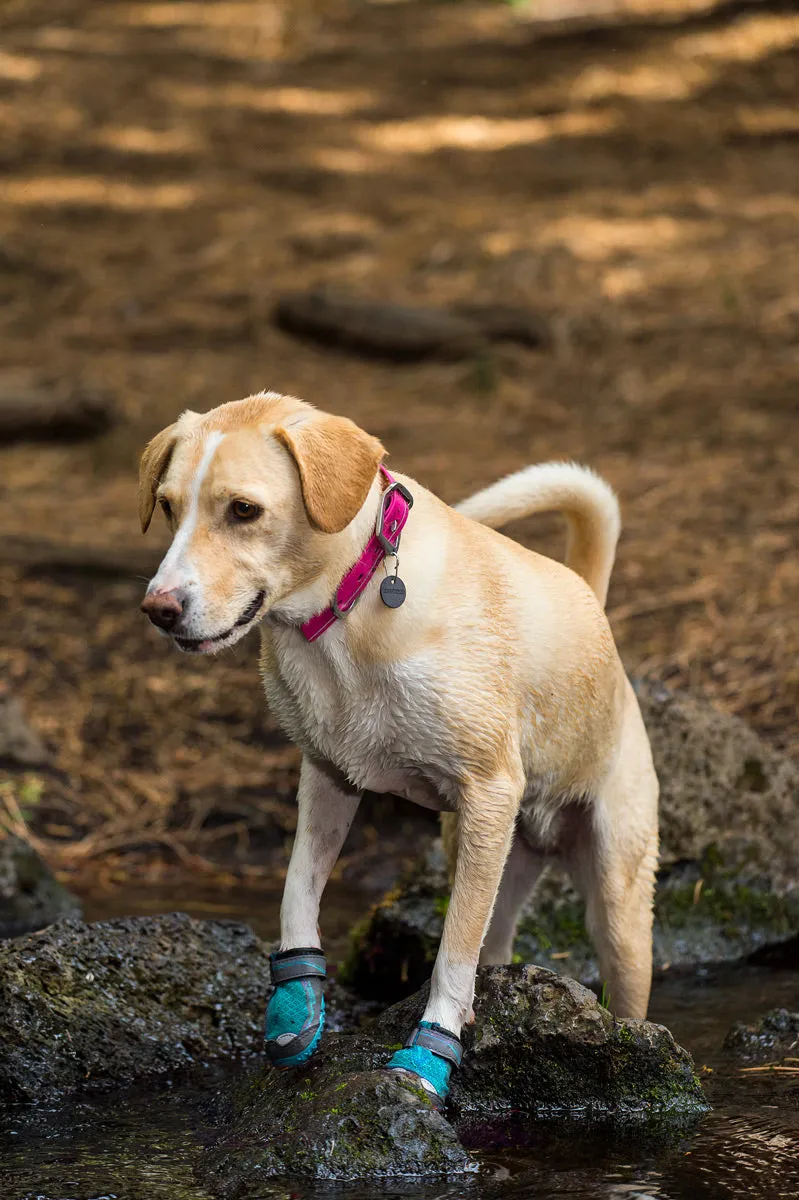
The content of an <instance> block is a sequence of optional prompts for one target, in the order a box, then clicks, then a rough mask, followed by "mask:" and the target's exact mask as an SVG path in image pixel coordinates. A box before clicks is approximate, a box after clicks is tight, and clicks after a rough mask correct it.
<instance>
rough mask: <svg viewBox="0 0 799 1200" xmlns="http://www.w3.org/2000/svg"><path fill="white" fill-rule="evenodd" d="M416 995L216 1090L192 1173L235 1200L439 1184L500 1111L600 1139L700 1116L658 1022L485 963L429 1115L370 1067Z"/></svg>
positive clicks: (401, 1030) (397, 1080)
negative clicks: (282, 1180) (345, 1185)
mask: <svg viewBox="0 0 799 1200" xmlns="http://www.w3.org/2000/svg"><path fill="white" fill-rule="evenodd" d="M426 999H427V990H426V989H423V990H422V991H421V992H419V993H417V994H416V995H414V996H412V997H410V998H409V999H407V1000H405V1001H403V1002H402V1003H401V1004H397V1005H395V1006H394V1007H393V1008H391V1009H389V1010H388V1011H387V1012H385V1013H383V1014H382V1016H380V1017H379V1018H378V1019H377V1020H376V1021H375V1022H374V1023H373V1024H372V1025H370V1026H369V1027H368V1028H367V1029H365V1030H362V1031H359V1032H357V1033H349V1034H331V1035H327V1036H326V1037H324V1038H323V1040H322V1045H321V1047H320V1049H319V1050H318V1051H317V1053H316V1054H315V1055H314V1057H313V1059H311V1061H310V1062H309V1063H308V1064H306V1065H305V1066H304V1067H302V1068H300V1069H298V1070H297V1071H294V1072H277V1071H275V1070H274V1069H272V1068H268V1067H267V1068H265V1069H261V1070H259V1071H257V1072H256V1073H255V1074H254V1075H253V1076H252V1077H251V1078H250V1079H248V1080H247V1081H245V1082H244V1083H239V1084H235V1085H232V1086H231V1087H230V1088H228V1089H227V1090H226V1091H225V1092H223V1094H222V1096H221V1097H220V1100H219V1102H218V1105H217V1108H216V1113H215V1120H216V1124H217V1125H218V1126H219V1128H220V1129H221V1131H222V1132H221V1135H220V1137H219V1140H218V1142H217V1144H216V1145H215V1146H214V1147H212V1148H211V1149H210V1150H209V1151H208V1154H207V1156H206V1158H205V1161H204V1163H203V1164H202V1166H201V1178H202V1179H203V1181H204V1182H205V1183H206V1185H208V1186H209V1187H210V1189H211V1190H212V1191H213V1192H214V1193H215V1194H216V1193H219V1194H220V1195H222V1196H231V1197H238V1196H246V1195H249V1194H251V1193H250V1192H249V1191H248V1188H250V1189H251V1187H252V1180H253V1179H263V1178H266V1177H273V1176H288V1177H298V1178H300V1177H304V1178H313V1179H317V1180H330V1181H333V1180H338V1181H345V1180H346V1181H352V1180H355V1179H363V1178H370V1179H375V1178H388V1177H394V1176H425V1177H428V1178H433V1177H442V1176H451V1175H455V1174H464V1173H470V1172H472V1171H473V1170H474V1169H475V1165H474V1160H473V1159H472V1158H471V1157H470V1155H469V1154H468V1153H467V1152H466V1150H464V1148H463V1144H462V1140H461V1139H464V1140H465V1141H466V1142H467V1144H468V1143H470V1142H473V1141H474V1129H475V1121H479V1123H480V1144H481V1145H483V1146H485V1145H491V1144H492V1133H491V1131H492V1129H493V1128H495V1127H496V1128H497V1129H498V1130H502V1129H503V1128H504V1122H505V1121H506V1119H507V1117H508V1115H509V1114H515V1116H516V1118H517V1119H519V1118H520V1116H521V1117H523V1118H524V1119H525V1120H526V1121H527V1123H528V1125H529V1123H530V1122H531V1121H542V1122H546V1121H549V1120H551V1119H552V1118H558V1119H560V1120H563V1121H577V1122H585V1121H586V1120H587V1119H590V1120H591V1121H593V1122H595V1121H597V1120H602V1121H604V1122H605V1123H606V1124H607V1125H609V1126H611V1127H612V1128H613V1130H614V1131H618V1130H621V1129H624V1128H626V1127H628V1126H629V1125H630V1123H633V1124H635V1125H636V1126H640V1123H641V1121H642V1120H643V1121H646V1122H648V1123H649V1124H650V1126H651V1127H652V1128H655V1129H657V1130H658V1131H659V1133H660V1134H661V1135H664V1131H667V1130H668V1131H671V1132H672V1133H673V1132H674V1130H675V1129H679V1130H682V1129H683V1128H684V1123H685V1121H693V1120H695V1119H696V1118H697V1117H698V1116H699V1115H701V1114H702V1113H704V1112H706V1111H707V1104H706V1102H705V1099H704V1096H703V1093H702V1089H701V1086H700V1084H699V1082H698V1080H697V1078H696V1076H695V1074H694V1071H693V1064H692V1062H691V1058H690V1055H689V1054H688V1053H687V1052H686V1051H685V1050H682V1049H681V1048H680V1047H679V1046H677V1045H676V1044H675V1042H674V1040H673V1038H672V1037H671V1034H670V1033H669V1032H668V1030H666V1029H664V1028H663V1027H662V1026H659V1025H652V1024H650V1023H649V1022H647V1021H615V1020H614V1019H613V1017H612V1016H611V1014H610V1013H609V1012H608V1011H607V1009H604V1008H602V1007H601V1006H600V1005H599V1003H598V1002H597V999H596V997H595V996H594V995H593V993H592V992H589V991H588V990H587V989H586V988H583V987H581V986H580V984H578V983H575V982H574V981H573V980H568V979H563V978H561V977H560V976H558V975H556V974H554V972H552V971H547V970H545V969H543V968H540V967H485V968H482V969H481V970H480V971H479V972H478V978H477V991H476V996H475V1022H474V1024H473V1025H472V1026H470V1027H468V1028H467V1030H466V1031H465V1032H464V1048H465V1052H466V1053H465V1059H464V1064H463V1066H462V1068H461V1069H460V1071H458V1072H456V1073H455V1076H454V1079H453V1087H452V1093H451V1100H450V1103H449V1104H448V1106H447V1109H446V1112H445V1114H444V1116H442V1115H440V1114H439V1113H437V1112H435V1110H434V1109H433V1108H432V1107H431V1104H430V1100H429V1098H428V1097H427V1096H426V1094H425V1093H424V1091H423V1090H422V1089H421V1088H420V1087H416V1086H414V1084H413V1081H412V1078H410V1077H408V1076H405V1075H395V1074H394V1073H392V1072H387V1071H385V1070H383V1069H381V1068H383V1067H384V1066H385V1064H386V1062H387V1061H388V1059H389V1058H390V1056H391V1054H392V1053H393V1051H394V1050H395V1049H397V1048H398V1047H399V1046H400V1045H402V1043H403V1042H404V1040H405V1038H406V1036H407V1035H408V1033H409V1032H410V1030H411V1029H412V1028H413V1026H414V1025H415V1023H416V1022H417V1020H418V1019H419V1017H420V1016H421V1014H422V1011H423V1009H424V1005H425V1003H426ZM445 1118H446V1119H445ZM675 1121H676V1122H677V1124H676V1125H675ZM501 1137H502V1134H501V1133H499V1134H498V1141H497V1142H495V1143H494V1144H499V1140H501Z"/></svg>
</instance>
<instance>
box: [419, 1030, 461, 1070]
mask: <svg viewBox="0 0 799 1200" xmlns="http://www.w3.org/2000/svg"><path fill="white" fill-rule="evenodd" d="M405 1045H406V1047H410V1046H421V1047H423V1048H424V1049H425V1050H430V1051H432V1053H433V1054H435V1055H436V1056H437V1057H438V1058H443V1059H444V1061H445V1062H448V1063H451V1064H452V1066H453V1067H459V1066H460V1065H461V1062H462V1061H463V1046H462V1045H461V1042H460V1038H457V1037H456V1036H455V1034H454V1033H450V1032H449V1030H448V1029H444V1027H443V1026H442V1025H436V1024H433V1023H430V1022H428V1021H422V1022H420V1024H419V1025H417V1026H416V1028H415V1029H414V1031H413V1033H412V1034H411V1036H410V1037H409V1038H408V1040H407V1042H406V1043H405Z"/></svg>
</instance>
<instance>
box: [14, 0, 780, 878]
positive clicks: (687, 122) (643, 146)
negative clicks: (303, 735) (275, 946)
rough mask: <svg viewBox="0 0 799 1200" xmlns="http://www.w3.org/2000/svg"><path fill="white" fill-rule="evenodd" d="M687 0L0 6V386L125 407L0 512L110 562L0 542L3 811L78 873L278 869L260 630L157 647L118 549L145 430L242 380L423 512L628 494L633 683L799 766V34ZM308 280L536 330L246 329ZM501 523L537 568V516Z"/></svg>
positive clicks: (616, 597)
mask: <svg viewBox="0 0 799 1200" xmlns="http://www.w3.org/2000/svg"><path fill="white" fill-rule="evenodd" d="M553 7H554V8H557V6H556V5H555V6H553V5H551V4H550V5H548V6H547V8H548V9H550V10H551V9H552V8H553ZM572 7H574V5H572ZM633 7H635V6H633ZM638 7H639V8H646V7H649V8H655V9H656V8H657V5H649V6H647V5H643V4H640V5H638ZM697 7H698V5H697V3H693V4H690V3H687V2H686V3H685V4H683V5H680V4H678V3H673V2H672V3H670V4H665V3H664V4H662V5H661V6H660V9H661V10H663V11H661V12H659V13H658V12H655V13H639V14H638V15H637V16H636V17H635V19H629V20H622V21H621V22H620V23H616V24H610V25H608V26H606V27H600V26H590V27H588V26H583V25H581V24H579V23H578V24H566V25H564V24H562V23H558V22H554V23H547V22H545V21H535V20H532V19H531V16H530V12H528V11H525V10H522V9H519V8H512V7H507V6H498V5H472V4H465V3H448V4H436V3H418V4H417V3H382V4H376V3H356V2H354V0H353V2H351V3H347V2H345V0H340V2H339V3H330V4H328V5H322V4H319V5H314V4H312V3H307V4H302V5H301V4H294V5H292V6H291V8H290V9H281V8H280V7H279V6H278V5H272V4H270V3H267V2H264V0H236V2H235V3H234V2H228V0H217V2H214V0H208V2H197V3H188V2H184V3H174V2H166V3H145V2H142V0H138V2H130V3H115V2H111V0H103V2H100V0H95V2H94V3H92V2H91V0H5V3H4V4H3V5H2V10H0V163H2V177H1V178H0V368H2V369H3V370H5V369H9V370H10V369H12V368H13V369H17V368H19V369H22V368H24V369H27V370H31V369H32V370H35V371H36V372H38V373H39V374H40V375H41V376H43V377H44V378H46V379H50V380H62V381H64V380H66V381H69V382H70V383H71V384H75V385H80V386H85V387H88V388H94V389H98V390H100V391H104V392H108V393H110V394H111V395H113V396H114V397H115V399H116V402H117V404H118V407H119V410H120V413H121V422H120V424H119V425H118V426H117V427H116V428H115V429H114V430H112V432H110V433H109V434H107V435H106V436H104V437H103V438H101V439H100V440H97V441H93V442H86V443H82V444H81V443H79V444H73V445H67V444H60V445H45V446H41V445H40V446H32V445H30V444H18V445H15V446H12V447H6V448H4V449H2V451H0V527H1V528H2V529H3V531H4V532H5V533H6V534H9V535H13V538H14V539H16V542H15V544H17V545H19V544H20V540H21V541H22V542H24V541H25V539H36V540H39V541H41V540H42V539H47V540H49V541H50V542H51V543H53V544H54V545H62V546H63V545H65V544H69V545H74V546H75V547H78V548H79V551H81V552H82V551H84V550H86V548H89V549H91V548H92V547H105V548H111V549H112V550H113V551H114V552H115V553H116V554H117V556H118V557H119V556H121V557H122V559H123V561H124V560H125V556H126V555H128V556H129V560H130V563H131V568H130V570H129V571H127V572H126V571H123V572H122V574H121V575H119V576H118V577H116V578H108V577H104V576H97V575H92V574H89V573H87V572H86V571H81V570H75V571H73V572H71V573H64V572H63V571H62V572H56V571H54V570H48V569H46V568H42V567H39V568H38V569H36V570H30V569H25V568H23V567H22V566H20V565H19V562H16V563H15V562H13V561H10V559H13V558H14V555H12V554H10V553H6V554H5V556H4V554H3V551H2V549H0V604H1V605H2V608H1V609H0V619H2V629H3V634H2V646H0V672H2V675H3V676H4V677H5V678H6V679H7V680H8V682H9V683H10V685H11V687H12V688H13V689H14V691H15V692H16V693H17V694H18V695H19V696H20V697H21V699H22V700H23V702H24V703H25V705H26V709H27V712H28V714H29V716H30V718H31V721H32V723H33V724H34V725H35V726H36V727H37V728H38V729H39V730H40V731H41V732H42V733H43V735H44V736H45V738H46V739H47V741H48V743H49V744H50V745H51V746H52V748H53V750H54V753H55V767H54V769H53V770H52V771H49V772H45V773H44V774H43V775H41V776H36V775H34V776H27V777H25V778H24V779H21V778H19V777H13V778H11V780H10V782H9V781H6V783H5V785H3V786H4V791H3V798H4V802H5V806H6V810H7V811H6V824H11V825H15V826H16V827H17V828H20V827H21V826H22V824H24V823H27V825H28V826H29V827H30V828H31V829H32V830H33V832H34V834H35V836H36V837H38V838H39V839H40V840H41V841H42V844H43V845H44V846H45V848H46V849H47V850H48V853H50V854H52V855H54V856H55V857H56V858H57V859H58V860H59V861H61V862H62V863H64V864H68V865H70V864H71V865H72V866H74V867H76V868H77V867H81V868H82V869H87V870H88V869H89V867H88V865H87V864H89V863H91V864H95V865H96V864H97V863H98V862H102V863H105V864H106V869H107V870H109V871H110V870H112V869H113V871H119V870H122V871H124V870H127V869H128V868H127V866H126V865H125V864H126V863H128V862H129V860H127V859H124V858H123V859H122V860H121V863H122V865H121V866H120V859H119V857H118V856H119V855H126V854H128V853H130V852H133V851H136V852H137V853H138V852H140V851H141V850H142V849H143V848H152V847H153V846H156V847H161V848H162V849H163V850H164V852H165V854H166V856H167V858H170V857H171V856H172V855H175V856H177V858H178V859H179V860H180V861H183V862H188V863H196V861H197V856H201V857H202V858H203V859H205V860H208V861H210V862H216V861H219V860H221V859H222V858H225V861H227V862H228V863H233V864H234V865H235V864H237V863H238V864H239V865H241V864H242V863H244V864H249V869H250V870H252V871H255V870H257V869H258V864H259V863H261V864H262V863H265V862H275V861H282V860H283V854H284V850H285V844H286V839H287V837H288V836H289V835H290V831H291V829H292V822H293V807H292V800H293V787H294V784H295V781H296V766H297V757H296V753H295V751H294V750H293V749H292V748H291V747H287V746H286V745H285V744H284V742H283V740H282V739H281V737H280V735H279V734H278V733H277V731H276V729H275V727H274V726H273V724H272V723H271V721H270V719H269V717H268V716H267V715H266V714H265V713H264V708H263V702H262V699H261V696H260V694H259V688H258V682H257V678H256V675H255V671H254V649H255V647H254V645H253V644H248V645H245V646H244V647H242V648H239V649H238V650H237V651H236V652H233V653H231V654H230V655H229V656H227V657H225V658H223V659H221V660H218V661H205V660H203V661H197V660H194V659H192V660H191V661H188V660H187V659H186V658H182V657H180V656H178V655H176V654H173V653H169V652H168V651H167V650H166V649H165V647H164V644H163V643H162V641H161V640H159V639H158V638H157V637H156V635H155V633H154V631H152V630H149V629H148V627H147V625H146V623H145V621H144V618H143V617H142V616H141V615H140V614H139V612H138V600H139V597H140V594H141V592H142V590H143V586H144V585H143V582H142V581H141V579H138V578H136V577H135V576H136V575H137V574H141V571H140V570H137V569H136V567H135V565H134V564H136V563H139V562H140V561H141V559H142V554H143V549H144V543H143V542H142V540H141V539H140V535H139V533H138V528H137V524H136V507H135V486H136V480H135V472H136V461H137V455H138V452H139V450H140V447H141V445H142V444H143V442H144V441H145V440H146V438H147V437H149V436H150V435H151V434H152V433H154V432H155V431H156V430H157V429H158V428H160V427H161V426H163V425H164V424H166V423H168V422H169V421H171V420H172V419H173V418H174V417H175V415H176V414H177V413H178V412H180V411H181V410H182V409H183V408H185V407H191V408H195V409H200V410H203V409H206V408H209V407H211V406H213V405H215V404H217V403H219V402H221V401H224V400H230V399H235V398H237V397H240V396H243V395H246V394H247V393H249V392H251V391H255V390H260V389H261V388H264V387H270V388H273V389H276V390H280V391H284V392H293V393H296V394H298V395H301V396H303V397H305V398H307V399H309V400H311V401H313V402H315V403H317V404H318V405H319V406H321V407H324V408H328V409H331V410H334V411H338V412H343V413H346V414H347V415H349V416H351V417H352V418H354V419H355V420H356V421H358V422H360V423H361V424H363V425H364V426H366V427H367V428H368V429H370V430H371V431H372V432H374V433H376V434H377V435H379V436H380V437H381V438H382V439H383V441H384V442H385V443H386V445H387V446H388V447H389V449H390V451H391V462H392V463H393V464H395V465H396V466H398V467H400V468H401V469H403V470H407V471H408V472H410V473H411V474H413V475H415V476H416V477H418V478H419V479H420V480H422V481H423V482H424V483H425V484H427V485H429V486H431V487H432V488H433V489H435V490H437V491H439V492H440V494H441V495H443V496H444V497H445V498H446V499H450V500H454V499H457V498H459V497H460V496H462V495H464V494H465V493H468V492H470V491H471V490H473V489H475V488H477V487H478V486H480V485H482V484H485V483H487V482H488V481H490V480H493V479H495V478H496V477H498V476H500V475H502V474H503V473H505V472H508V471H511V470H513V469H515V468H518V467H520V466H522V465H524V464H526V463H529V462H534V461H536V460H541V459H547V458H574V459H577V460H579V461H582V462H587V463H589V464H591V465H592V466H593V467H595V468H596V469H597V470H599V471H600V472H602V473H603V474H604V475H605V476H606V477H607V478H608V479H609V480H610V481H611V482H612V483H613V485H614V486H615V487H616V489H617V490H618V492H619V495H620V497H621V501H622V505H623V511H624V521H625V531H624V536H623V539H622V542H621V546H620V550H619V558H618V563H617V567H616V571H615V575H614V580H613V584H612V590H611V598H610V604H609V608H610V613H611V617H612V623H613V627H614V630H615V633H616V636H617V639H618V642H619V645H620V647H621V651H622V654H623V657H624V660H625V662H626V664H627V665H628V666H629V668H630V669H631V670H634V671H636V672H648V673H652V674H655V675H657V676H659V677H661V678H663V679H666V680H668V681H669V682H671V683H674V684H680V685H682V684H687V685H690V686H691V687H692V688H694V689H695V690H697V691H699V692H701V693H704V694H706V695H707V696H709V697H712V698H713V699H714V700H716V701H717V702H718V703H719V704H720V705H721V706H722V707H724V708H726V709H728V710H731V711H735V712H738V713H740V714H742V715H744V716H745V717H746V718H747V719H748V720H750V721H751V722H752V723H753V724H754V725H755V726H756V728H758V729H759V730H760V731H761V732H762V733H763V734H764V735H765V736H766V737H767V738H768V739H769V740H771V741H772V742H773V743H775V744H777V745H780V746H783V747H786V748H787V749H788V750H790V751H791V752H794V753H795V752H796V751H797V749H799V729H797V725H796V719H795V718H796V709H797V701H798V700H799V557H797V520H798V519H799V490H797V483H796V480H797V471H798V470H799V436H797V432H798V431H797V415H798V413H799V403H798V399H797V397H798V395H799V393H798V389H799V153H798V152H797V136H799V116H798V115H797V107H796V103H797V97H798V96H799V15H798V14H797V13H796V10H795V8H794V10H793V11H791V6H790V5H787V4H777V3H773V4H770V3H760V4H758V3H752V4H748V5H747V4H735V5H732V6H727V7H725V8H722V9H720V10H719V11H718V12H715V13H713V12H711V13H703V12H701V11H700V12H694V13H690V12H688V11H687V10H689V9H691V8H693V9H697ZM681 9H684V10H686V11H684V12H682V11H680V10H681ZM539 15H540V12H539ZM666 18H668V19H666ZM320 283H325V284H336V285H340V286H343V287H347V288H350V289H352V290H353V291H355V292H357V293H359V294H363V295H366V296H371V297H373V298H376V299H391V300H396V301H404V302H410V303H422V304H430V305H441V306H444V305H446V304H449V303H452V302H455V301H480V302H483V303H493V302H497V303H514V304H521V305H525V306H527V307H528V308H530V309H532V310H533V311H534V312H536V313H538V314H540V315H541V317H542V318H543V319H544V320H545V321H546V323H547V326H548V328H549V330H550V334H551V337H550V340H549V343H548V344H547V346H546V347H545V348H543V349H540V350H534V349H524V348H521V347H511V346H505V345H503V346H499V347H497V348H495V349H493V350H492V351H491V352H490V353H489V354H481V355H479V356H476V357H475V358H474V360H470V361H465V362H463V361H462V362H456V363H441V362H429V363H422V364H405V365H397V364H389V363H381V362H379V361H369V360H365V359H361V358H358V357H357V356H355V355H351V354H345V353H342V352H336V351H335V350H331V349H323V348H320V347H315V346H313V345H310V344H305V343H303V342H300V341H297V340H295V339H293V338H292V337H290V336H288V335H287V334H285V333H281V332H280V331H278V330H277V329H276V328H275V326H274V324H273V323H272V320H271V313H272V308H273V305H274V303H275V300H276V298H277V297H278V296H279V295H280V294H281V292H283V291H285V290H287V289H292V288H296V287H305V286H311V285H315V284H320ZM0 382H2V380H0ZM513 532H514V535H515V536H518V537H519V538H520V539H521V540H523V541H524V542H526V543H528V544H530V545H534V546H536V547H542V546H543V547H545V548H548V549H549V550H551V551H552V552H558V551H559V549H560V543H559V540H558V530H557V529H556V527H555V525H554V523H553V522H539V523H536V522H525V523H524V524H523V525H522V526H520V527H519V528H517V529H515V530H514V531H513ZM150 537H151V538H152V541H153V546H152V547H151V550H152V552H153V553H155V545H156V542H158V543H159V544H160V545H162V546H163V545H164V544H165V539H164V531H163V530H161V529H159V530H157V531H155V532H154V533H151V535H150ZM4 557H5V561H3V559H4ZM78 557H80V553H78ZM359 836H360V837H361V842H360V843H359V846H360V850H359V853H360V852H361V851H363V850H364V849H365V848H368V845H369V840H370V838H371V839H372V840H373V841H374V838H375V833H374V830H373V829H372V828H371V827H370V826H367V827H366V828H365V829H364V830H363V831H362V833H361V835H359ZM225 856H226V857H225ZM109 863H110V864H112V866H111V867H109V866H108V864H109ZM91 869H94V866H93V867H92V868H91Z"/></svg>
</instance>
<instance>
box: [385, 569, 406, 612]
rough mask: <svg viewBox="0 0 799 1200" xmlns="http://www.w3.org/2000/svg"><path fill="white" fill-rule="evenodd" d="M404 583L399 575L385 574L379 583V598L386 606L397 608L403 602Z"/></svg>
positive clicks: (404, 593) (404, 594)
mask: <svg viewBox="0 0 799 1200" xmlns="http://www.w3.org/2000/svg"><path fill="white" fill-rule="evenodd" d="M405 596H406V592H405V584H404V583H403V582H402V580H401V579H400V577H399V575H387V576H386V577H385V579H384V580H383V582H382V583H381V584H380V599H381V600H382V601H383V603H384V604H385V606H386V608H399V607H400V605H401V604H404V603H405Z"/></svg>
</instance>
